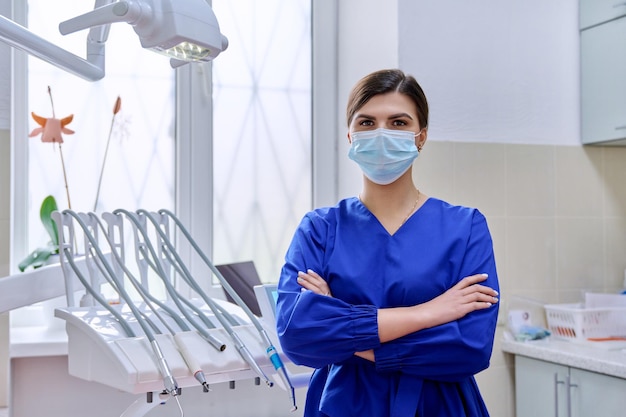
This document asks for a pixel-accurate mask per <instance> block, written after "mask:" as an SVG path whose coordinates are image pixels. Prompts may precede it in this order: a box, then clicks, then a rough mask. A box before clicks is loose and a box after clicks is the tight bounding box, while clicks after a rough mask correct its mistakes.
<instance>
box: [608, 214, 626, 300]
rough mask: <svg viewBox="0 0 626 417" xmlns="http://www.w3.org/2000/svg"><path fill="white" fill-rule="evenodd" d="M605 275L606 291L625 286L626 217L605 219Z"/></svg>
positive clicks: (620, 288) (613, 290) (616, 289)
mask: <svg viewBox="0 0 626 417" xmlns="http://www.w3.org/2000/svg"><path fill="white" fill-rule="evenodd" d="M604 236H605V246H604V247H605V248H606V258H605V276H604V288H603V290H604V291H607V292H616V291H618V290H622V289H623V288H624V270H626V217H610V218H606V219H604Z"/></svg>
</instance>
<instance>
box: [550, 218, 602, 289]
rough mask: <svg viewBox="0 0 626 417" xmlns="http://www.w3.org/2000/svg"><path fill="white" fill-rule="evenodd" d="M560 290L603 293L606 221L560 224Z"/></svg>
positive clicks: (560, 221)
mask: <svg viewBox="0 0 626 417" xmlns="http://www.w3.org/2000/svg"><path fill="white" fill-rule="evenodd" d="M556 242H557V251H556V257H557V288H558V289H559V290H565V289H568V290H579V289H588V290H594V291H602V288H603V285H604V279H603V277H604V271H605V268H604V252H603V249H604V245H603V243H604V228H603V222H602V219H596V218H558V219H557V220H556Z"/></svg>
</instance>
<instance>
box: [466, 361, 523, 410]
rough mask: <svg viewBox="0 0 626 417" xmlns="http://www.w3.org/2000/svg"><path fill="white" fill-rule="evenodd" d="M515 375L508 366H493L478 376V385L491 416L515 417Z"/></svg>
mask: <svg viewBox="0 0 626 417" xmlns="http://www.w3.org/2000/svg"><path fill="white" fill-rule="evenodd" d="M514 375H515V374H514V373H513V372H512V369H510V368H508V367H506V366H491V367H489V368H488V369H486V370H485V371H483V372H481V373H479V374H478V375H476V383H477V384H478V387H479V389H480V392H481V394H482V396H483V399H484V400H485V404H486V405H487V409H488V410H489V414H490V415H492V416H499V417H514V414H515V413H514V411H513V410H515V406H514V398H515V394H514V380H515V376H514Z"/></svg>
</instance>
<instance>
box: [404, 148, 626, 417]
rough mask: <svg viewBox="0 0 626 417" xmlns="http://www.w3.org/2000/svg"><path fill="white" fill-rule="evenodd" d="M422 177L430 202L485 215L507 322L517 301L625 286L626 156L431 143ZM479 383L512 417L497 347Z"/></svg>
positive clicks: (612, 151)
mask: <svg viewBox="0 0 626 417" xmlns="http://www.w3.org/2000/svg"><path fill="white" fill-rule="evenodd" d="M414 175H415V179H416V182H417V184H419V185H420V187H421V189H422V191H424V192H425V193H426V194H429V195H431V196H435V197H438V198H442V199H444V200H447V201H449V202H451V203H454V204H462V205H469V206H473V207H478V208H479V209H480V210H481V211H482V212H483V213H484V214H485V215H486V217H487V220H488V223H489V226H490V229H491V233H492V235H493V240H494V245H495V254H496V262H497V267H498V274H499V278H500V285H501V306H500V307H501V312H502V314H501V317H502V318H504V317H506V316H505V313H506V311H507V308H508V306H509V305H514V304H515V303H516V302H518V301H517V297H524V298H530V299H534V300H538V301H540V302H542V303H567V302H577V301H580V297H581V294H582V293H583V292H584V291H585V290H593V291H603V292H617V291H618V290H619V289H620V288H621V287H622V281H623V279H624V269H625V268H626V148H618V147H582V146H548V145H546V146H542V145H516V144H488V143H457V142H436V141H430V142H427V144H426V146H425V147H424V150H423V151H422V153H421V154H420V156H419V158H418V160H417V162H416V169H415V170H414ZM504 324H505V320H504V319H501V325H500V328H499V329H498V337H497V340H498V339H499V338H500V337H501V332H502V330H503V327H504ZM477 379H478V382H479V385H480V387H481V391H482V392H483V395H484V397H485V400H486V401H487V403H488V406H489V409H490V412H491V415H494V416H501V417H513V416H514V415H515V413H514V387H513V382H514V370H513V361H512V358H511V357H509V356H508V355H505V354H503V353H501V352H500V349H499V346H498V343H496V346H495V349H494V354H493V357H492V364H491V367H490V368H489V369H488V370H486V371H484V372H483V373H481V374H480V375H479V376H478V378H477Z"/></svg>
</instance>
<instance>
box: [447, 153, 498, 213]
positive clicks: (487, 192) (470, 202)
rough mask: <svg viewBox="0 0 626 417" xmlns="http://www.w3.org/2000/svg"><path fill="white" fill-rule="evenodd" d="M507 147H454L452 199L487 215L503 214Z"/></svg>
mask: <svg viewBox="0 0 626 417" xmlns="http://www.w3.org/2000/svg"><path fill="white" fill-rule="evenodd" d="M506 149H507V148H506V145H504V144H491V143H456V144H455V145H454V165H453V167H454V169H453V171H454V197H455V199H457V204H462V205H465V206H470V207H478V208H479V209H480V210H481V211H482V212H483V213H484V214H486V215H494V216H504V215H505V214H506V191H507V187H506V185H507V184H506Z"/></svg>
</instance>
